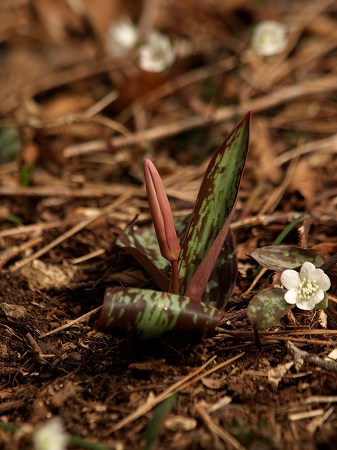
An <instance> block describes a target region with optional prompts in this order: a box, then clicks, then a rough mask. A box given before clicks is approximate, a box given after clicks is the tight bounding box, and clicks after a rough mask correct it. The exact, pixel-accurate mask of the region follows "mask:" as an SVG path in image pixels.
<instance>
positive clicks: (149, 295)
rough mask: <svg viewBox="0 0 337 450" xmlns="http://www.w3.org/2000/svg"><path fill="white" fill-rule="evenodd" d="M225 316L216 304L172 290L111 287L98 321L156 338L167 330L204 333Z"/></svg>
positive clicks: (104, 326)
mask: <svg viewBox="0 0 337 450" xmlns="http://www.w3.org/2000/svg"><path fill="white" fill-rule="evenodd" d="M222 317H223V313H222V312H221V311H219V310H218V309H216V308H212V307H210V306H206V305H204V304H202V303H200V302H195V301H193V300H191V299H190V298H188V297H183V296H179V295H175V294H171V293H168V292H159V291H152V290H148V289H136V288H124V289H120V288H108V289H106V291H105V296H104V303H103V308H102V311H101V314H100V317H99V319H98V321H97V322H96V324H95V328H96V329H97V330H102V331H106V332H110V333H113V334H122V335H128V334H131V335H134V336H137V337H138V338H139V339H153V338H158V337H161V336H163V335H165V334H167V333H174V334H175V335H176V334H179V333H180V334H184V335H186V336H189V335H193V334H202V333H204V332H205V331H207V330H212V329H214V328H215V327H216V326H217V325H218V323H219V322H220V320H221V319H222Z"/></svg>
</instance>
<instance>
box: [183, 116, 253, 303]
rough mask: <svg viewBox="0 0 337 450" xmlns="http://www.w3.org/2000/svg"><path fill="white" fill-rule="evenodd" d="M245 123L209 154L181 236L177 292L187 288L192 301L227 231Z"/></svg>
mask: <svg viewBox="0 0 337 450" xmlns="http://www.w3.org/2000/svg"><path fill="white" fill-rule="evenodd" d="M249 122H250V114H247V116H246V117H245V119H244V120H243V121H241V122H240V123H239V124H238V125H237V127H236V128H235V129H234V130H233V131H232V132H231V134H230V135H229V136H228V137H227V139H226V140H225V141H224V143H223V144H222V145H221V146H220V147H219V148H218V150H216V152H215V153H214V154H213V156H212V158H211V160H210V163H209V165H208V168H207V171H206V174H205V176H204V179H203V181H202V184H201V187H200V190H199V194H198V197H197V201H196V204H195V207H194V211H193V214H192V217H191V220H190V223H189V225H188V228H187V231H186V233H185V236H184V240H183V243H182V246H181V252H180V257H179V277H180V279H181V280H182V283H181V291H180V292H181V293H184V292H186V290H187V286H189V289H190V291H191V292H192V297H193V299H195V300H200V298H201V295H202V292H203V291H204V289H205V286H206V284H207V282H208V278H209V276H210V273H211V272H212V269H213V268H214V265H215V262H216V260H217V258H218V256H219V253H220V251H221V248H222V246H223V243H224V240H225V238H226V235H227V232H228V229H229V221H230V216H231V214H232V212H233V209H234V205H235V201H236V197H237V193H238V190H239V185H240V180H241V175H242V172H243V168H244V165H245V161H246V156H247V151H248V138H249ZM217 237H219V239H216V238H217ZM206 255H207V260H206V261H204V263H203V266H202V269H201V270H200V271H199V272H198V275H197V276H195V274H196V271H197V269H198V267H199V266H200V264H201V262H202V261H203V260H205V257H206ZM224 257H225V258H226V256H224ZM194 276H195V277H194ZM193 277H194V278H193ZM192 278H193V282H192V285H191V284H190V283H191V281H192ZM230 282H232V280H230Z"/></svg>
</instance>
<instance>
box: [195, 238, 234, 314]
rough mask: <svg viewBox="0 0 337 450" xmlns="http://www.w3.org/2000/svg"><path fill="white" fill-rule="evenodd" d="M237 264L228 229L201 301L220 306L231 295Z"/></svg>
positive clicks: (216, 306)
mask: <svg viewBox="0 0 337 450" xmlns="http://www.w3.org/2000/svg"><path fill="white" fill-rule="evenodd" d="M237 270H238V264H237V257H236V252H235V248H234V242H233V234H232V232H231V230H229V232H228V235H227V237H226V239H225V243H224V245H223V247H222V249H221V252H220V254H219V257H218V259H217V262H216V265H215V267H214V269H213V271H212V273H211V276H210V277H209V280H208V283H207V285H206V288H205V291H204V293H203V294H202V301H203V302H204V303H206V304H207V305H210V306H214V307H215V308H219V309H220V308H222V306H223V305H224V304H225V303H226V302H227V300H228V299H229V297H230V296H231V293H232V290H233V288H234V286H235V280H236V276H237Z"/></svg>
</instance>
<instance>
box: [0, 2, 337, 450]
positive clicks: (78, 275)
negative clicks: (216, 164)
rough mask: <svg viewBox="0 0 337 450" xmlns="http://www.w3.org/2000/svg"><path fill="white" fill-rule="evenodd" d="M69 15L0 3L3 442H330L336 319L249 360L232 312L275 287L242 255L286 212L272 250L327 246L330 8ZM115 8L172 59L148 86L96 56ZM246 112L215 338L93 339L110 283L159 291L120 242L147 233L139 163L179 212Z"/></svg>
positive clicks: (126, 446) (332, 126) (274, 231)
mask: <svg viewBox="0 0 337 450" xmlns="http://www.w3.org/2000/svg"><path fill="white" fill-rule="evenodd" d="M71 4H72V2H68V1H66V0H64V1H63V0H62V1H60V2H51V3H49V2H44V1H42V0H40V1H36V2H29V1H12V2H4V4H3V5H1V6H0V14H2V15H3V17H5V19H6V20H3V21H2V22H0V35H1V36H2V43H1V47H0V52H1V54H2V56H3V58H2V59H3V63H2V64H3V69H4V70H3V73H2V74H0V80H1V85H2V86H6V88H3V89H2V91H3V92H0V99H1V102H0V103H1V106H0V119H1V128H0V158H1V164H0V196H1V204H0V270H1V277H0V324H1V326H0V374H1V377H0V448H1V449H10V450H15V449H20V450H25V449H28V450H29V449H31V448H33V444H32V436H33V435H34V433H35V432H36V430H37V429H38V428H39V427H41V426H43V425H44V424H46V423H47V422H48V420H50V419H52V418H55V417H58V418H60V419H61V421H62V425H63V427H64V429H65V430H66V432H67V433H68V434H69V436H71V439H70V441H69V444H68V447H67V448H75V449H77V448H78V449H81V448H92V449H96V450H97V449H101V450H103V449H116V450H130V449H148V450H149V449H156V448H157V449H174V450H185V449H191V450H193V449H195V450H197V449H249V450H264V449H266V450H267V449H268V450H269V449H275V450H278V449H289V450H297V449H301V450H302V449H306V450H314V449H315V450H325V449H329V450H330V449H334V448H337V409H336V402H337V395H336V393H337V369H336V365H337V363H336V354H335V353H332V351H333V350H334V349H335V352H336V346H337V324H336V321H334V320H333V318H332V317H328V318H327V317H326V315H325V314H324V313H323V312H322V311H300V310H298V309H296V308H295V309H293V310H292V313H289V314H288V315H287V316H286V317H285V318H284V319H283V320H282V322H281V323H278V324H276V325H275V327H273V328H272V329H270V330H268V331H266V332H263V333H261V334H260V339H261V343H262V345H261V347H260V346H259V345H257V342H256V340H255V336H254V332H253V330H252V326H251V324H250V322H249V321H248V319H247V316H246V308H247V306H248V304H249V301H250V300H251V299H252V298H253V296H254V295H255V294H256V293H257V292H259V291H260V290H261V289H263V288H266V287H268V286H269V285H270V284H271V283H272V282H273V280H274V277H275V275H274V272H272V271H267V272H265V273H263V274H262V276H261V278H259V279H256V280H255V275H256V269H257V267H258V265H257V263H256V262H255V261H254V260H253V259H252V258H251V257H250V256H249V254H250V252H251V251H252V250H253V249H255V248H257V247H262V246H265V245H271V244H272V243H273V242H274V240H275V239H276V238H277V236H279V234H280V233H281V232H282V231H283V230H284V229H285V228H286V226H287V225H288V224H289V223H291V222H292V221H293V220H294V219H295V218H296V217H298V216H299V215H300V214H301V213H303V212H306V213H307V215H306V216H305V217H304V218H303V220H302V221H301V222H300V223H299V224H298V225H297V226H296V227H295V228H294V230H293V231H291V232H290V233H289V234H288V235H287V236H286V238H285V241H284V243H286V244H292V245H299V246H302V247H315V248H316V249H319V250H321V251H324V252H325V253H327V254H329V255H330V256H332V255H333V254H335V253H336V252H337V250H336V249H337V234H336V230H337V212H336V198H337V197H336V196H337V189H336V186H337V184H336V181H337V159H336V148H337V147H336V146H337V139H336V134H335V133H336V125H337V121H336V117H337V106H336V105H337V103H336V86H337V76H336V64H337V53H336V49H337V39H336V21H337V3H336V1H323V0H322V1H318V0H317V1H311V2H306V1H303V0H301V1H296V2H288V1H285V2H279V3H278V4H277V5H276V4H275V2H267V3H266V5H264V4H263V5H262V4H260V3H259V2H249V1H244V0H234V1H231V2H224V1H223V2H222V1H219V2H211V1H206V0H198V1H195V2H194V1H192V0H188V1H186V2H182V4H181V5H177V4H176V2H172V1H169V0H165V1H164V0H161V1H158V2H155V1H154V2H152V3H151V2H150V1H148V2H138V3H137V6H135V3H133V2H122V1H121V2H118V1H115V2H112V1H111V0H110V1H104V0H100V1H99V2H97V5H96V6H97V7H96V9H94V8H93V7H92V6H90V2H87V1H83V2H82V1H81V2H79V5H82V8H83V9H81V8H80V9H78V10H76V8H74V6H71ZM74 4H75V3H74ZM146 5H147V7H150V8H153V9H154V12H156V14H154V15H153V16H154V17H152V15H151V14H150V13H149V10H148V9H146V8H145V6H146ZM158 5H159V6H158ZM125 14H128V15H130V16H131V17H132V18H133V20H135V21H138V23H141V24H143V25H142V26H143V27H144V30H145V31H146V30H147V27H149V28H151V27H155V28H159V29H161V30H162V31H163V32H165V33H167V34H168V35H169V36H170V37H171V39H172V40H173V41H179V40H183V39H184V42H185V47H186V49H185V50H186V52H187V55H182V54H179V53H178V55H177V60H176V62H175V63H174V66H173V67H172V68H171V69H170V70H169V71H167V72H164V73H163V74H153V73H152V74H151V73H149V72H145V71H142V70H140V69H139V68H138V66H137V57H136V55H135V54H134V53H131V54H130V55H128V56H122V57H120V56H119V57H115V56H113V55H112V56H111V54H109V53H108V50H107V47H106V46H105V43H106V40H105V39H106V35H107V30H108V27H109V26H110V24H111V23H115V22H116V21H117V20H119V19H120V17H122V16H123V15H125ZM183 18H184V20H183ZM265 19H273V20H276V21H279V22H282V23H284V24H285V25H286V27H287V30H288V34H287V36H288V39H289V41H288V47H287V48H286V50H284V51H283V53H280V54H278V55H275V56H273V57H267V58H265V57H262V56H259V55H257V54H256V53H255V52H254V51H253V49H252V48H251V46H250V37H251V33H252V30H253V28H254V25H255V24H256V23H258V22H259V21H261V20H265ZM135 51H136V50H135ZM168 72H169V73H168ZM23 74H24V75H25V76H24V77H23ZM184 77H185V78H184ZM109 96H110V97H109ZM102 98H103V99H105V100H104V101H106V103H104V104H101V103H100V99H102ZM93 106H94V109H95V111H94V112H92V111H93V110H90V108H91V107H93ZM248 110H253V119H252V132H251V144H250V152H249V156H248V159H247V163H246V168H245V172H244V175H243V179H242V182H241V188H240V192H239V198H238V204H237V210H236V215H235V217H234V220H233V224H232V230H233V233H234V236H235V241H236V249H237V254H238V259H239V276H238V279H237V284H236V287H235V289H234V292H233V295H232V297H231V299H230V300H229V302H228V303H227V305H226V308H225V310H226V315H225V316H224V320H223V322H222V323H221V326H220V327H218V328H217V329H216V331H215V332H213V333H208V334H205V335H203V336H201V337H200V338H198V339H196V338H195V337H192V336H186V335H184V336H175V337H173V338H172V337H170V338H162V339H157V340H152V341H138V340H137V339H135V338H134V337H132V336H129V335H128V334H127V333H125V335H122V336H120V335H119V336H118V335H110V334H105V333H103V332H97V331H95V329H94V323H95V321H96V320H97V318H98V315H99V308H100V306H101V305H102V302H103V297H104V292H105V289H106V288H107V287H112V286H119V287H125V286H133V287H142V288H155V284H154V282H153V280H151V278H150V276H149V275H148V274H147V273H146V271H145V270H144V269H143V268H142V267H141V266H140V265H139V264H138V263H137V262H136V261H135V259H134V258H133V257H132V256H130V255H129V254H128V253H127V252H126V251H125V250H124V249H122V248H120V247H119V246H117V245H116V239H117V237H118V236H119V235H120V233H122V232H123V230H124V229H125V228H126V227H127V225H128V224H130V223H131V222H132V221H134V220H136V224H137V226H138V227H142V226H143V225H144V224H147V223H149V220H150V215H149V210H148V204H147V199H146V195H145V189H144V186H143V172H142V163H143V160H144V158H145V157H150V158H151V159H152V160H153V161H154V162H155V163H156V166H157V167H158V170H159V172H160V173H161V175H162V176H163V179H164V183H165V185H166V187H167V191H168V194H169V197H170V202H171V204H172V208H173V210H174V214H175V215H176V216H177V217H179V216H184V215H186V214H190V213H191V211H192V208H193V204H194V200H195V198H196V195H197V191H198V187H199V185H200V182H201V180H202V176H203V174H204V172H205V169H206V167H207V161H208V158H209V156H210V154H211V152H212V151H213V150H214V149H215V148H216V147H217V146H218V145H219V144H220V143H221V142H222V141H223V139H224V138H225V136H226V135H227V134H228V133H229V131H230V130H231V129H232V128H233V126H234V125H235V124H236V123H237V122H238V120H239V119H240V118H241V117H242V116H243V115H244V114H245V112H246V111H248ZM254 280H255V282H256V283H255V284H252V283H253V282H254ZM330 293H331V296H330V302H331V308H332V313H333V311H335V309H336V308H335V306H336V286H335V285H334V282H333V284H332V288H331V290H330ZM301 352H305V353H301ZM222 363H223V364H222ZM204 365H205V367H204V368H203V366H204ZM208 371H209V372H208ZM194 372H195V374H194V376H192V375H193V373H194ZM199 375H200V376H199ZM189 376H190V377H189ZM185 377H186V380H185V381H184V382H183V383H182V384H181V385H180V386H177V387H176V388H175V387H174V385H175V384H176V383H178V382H180V381H183V380H184V378H185ZM188 377H189V378H188ZM170 388H172V391H171V392H173V393H174V396H171V397H170V396H169V393H168V392H167V390H169V389H170ZM162 393H164V394H165V395H163V397H162V398H160V397H159V396H160V395H161V394H162ZM157 397H158V401H157V400H156V399H157ZM160 399H161V400H162V401H160ZM147 405H148V407H147ZM139 408H143V410H141V409H139ZM160 408H162V409H160ZM165 408H166V410H165ZM163 409H164V412H163ZM138 410H139V414H137V415H135V417H132V413H134V412H138ZM154 419H157V421H158V422H157V424H156V423H154ZM50 450H52V447H50Z"/></svg>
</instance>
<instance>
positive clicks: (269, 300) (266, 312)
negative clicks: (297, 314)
mask: <svg viewBox="0 0 337 450" xmlns="http://www.w3.org/2000/svg"><path fill="white" fill-rule="evenodd" d="M286 292H287V290H286V289H282V288H276V287H269V288H267V289H264V290H263V291H261V292H259V293H258V294H257V295H255V297H254V298H253V299H252V300H251V302H250V303H249V305H248V308H247V316H248V319H249V320H250V321H251V323H252V324H253V326H254V328H255V329H256V330H266V329H267V328H270V327H272V326H273V325H275V323H277V322H278V321H279V320H280V319H281V318H282V317H283V316H284V315H285V314H286V313H287V312H288V311H289V310H290V309H291V308H293V306H294V305H290V304H289V303H287V302H286V301H285V300H284V294H285V293H286Z"/></svg>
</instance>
